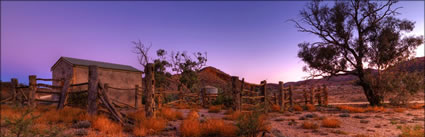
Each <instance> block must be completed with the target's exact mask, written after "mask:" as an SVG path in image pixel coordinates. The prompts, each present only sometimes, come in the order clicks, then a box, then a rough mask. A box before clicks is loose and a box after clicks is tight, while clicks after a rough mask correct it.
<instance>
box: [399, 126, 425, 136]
mask: <svg viewBox="0 0 425 137" xmlns="http://www.w3.org/2000/svg"><path fill="white" fill-rule="evenodd" d="M424 136H425V133H424V128H423V127H422V126H420V125H417V126H415V127H409V126H406V127H403V128H401V134H400V137H424Z"/></svg>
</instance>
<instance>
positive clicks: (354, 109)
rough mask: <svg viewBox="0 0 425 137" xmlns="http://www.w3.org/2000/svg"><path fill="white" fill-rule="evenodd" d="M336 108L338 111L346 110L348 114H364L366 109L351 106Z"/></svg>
mask: <svg viewBox="0 0 425 137" xmlns="http://www.w3.org/2000/svg"><path fill="white" fill-rule="evenodd" d="M337 108H339V109H340V110H347V111H348V112H350V113H364V112H366V109H364V108H361V107H352V106H347V105H340V106H337Z"/></svg>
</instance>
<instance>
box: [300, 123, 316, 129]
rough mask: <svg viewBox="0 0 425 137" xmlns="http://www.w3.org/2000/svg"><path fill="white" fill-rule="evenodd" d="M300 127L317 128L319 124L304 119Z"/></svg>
mask: <svg viewBox="0 0 425 137" xmlns="http://www.w3.org/2000/svg"><path fill="white" fill-rule="evenodd" d="M302 128H304V129H318V128H319V125H318V124H316V123H313V122H310V121H304V123H303V124H302Z"/></svg>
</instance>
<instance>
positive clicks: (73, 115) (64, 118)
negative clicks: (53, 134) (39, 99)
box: [36, 107, 89, 123]
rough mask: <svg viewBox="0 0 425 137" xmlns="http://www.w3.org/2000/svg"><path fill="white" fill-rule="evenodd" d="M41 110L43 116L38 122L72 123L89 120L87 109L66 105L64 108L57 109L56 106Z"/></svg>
mask: <svg viewBox="0 0 425 137" xmlns="http://www.w3.org/2000/svg"><path fill="white" fill-rule="evenodd" d="M42 111H44V112H40V113H41V116H40V118H38V119H37V120H36V122H49V123H61V122H63V123H72V122H75V121H81V120H88V119H89V117H88V115H87V111H86V110H83V109H80V108H74V107H65V108H63V109H62V110H56V108H51V109H45V110H42Z"/></svg>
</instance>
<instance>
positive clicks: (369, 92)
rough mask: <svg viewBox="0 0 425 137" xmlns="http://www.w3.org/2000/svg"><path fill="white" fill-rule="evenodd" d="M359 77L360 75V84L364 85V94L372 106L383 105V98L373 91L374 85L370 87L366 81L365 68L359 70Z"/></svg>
mask: <svg viewBox="0 0 425 137" xmlns="http://www.w3.org/2000/svg"><path fill="white" fill-rule="evenodd" d="M358 72H359V73H358V75H357V76H358V77H359V84H360V86H362V88H363V91H364V94H365V95H366V98H367V101H368V102H369V104H370V105H371V106H380V105H382V98H381V97H380V96H379V95H378V94H377V93H375V92H374V91H373V89H372V87H370V84H369V83H368V82H366V80H365V77H364V72H363V70H360V71H358Z"/></svg>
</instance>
